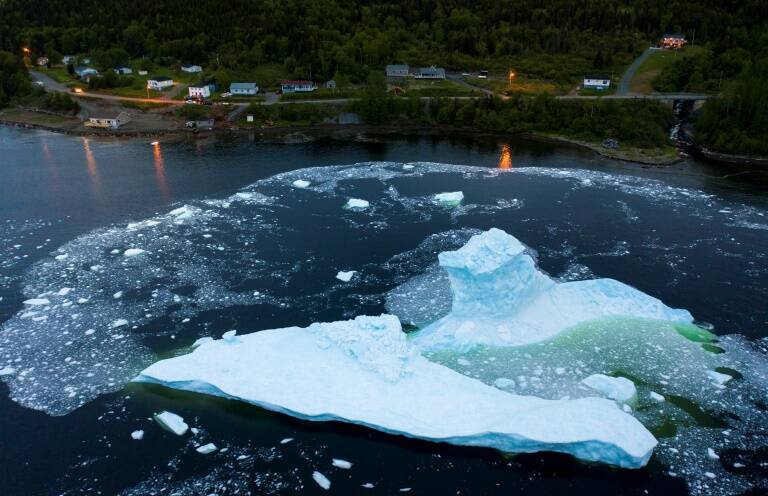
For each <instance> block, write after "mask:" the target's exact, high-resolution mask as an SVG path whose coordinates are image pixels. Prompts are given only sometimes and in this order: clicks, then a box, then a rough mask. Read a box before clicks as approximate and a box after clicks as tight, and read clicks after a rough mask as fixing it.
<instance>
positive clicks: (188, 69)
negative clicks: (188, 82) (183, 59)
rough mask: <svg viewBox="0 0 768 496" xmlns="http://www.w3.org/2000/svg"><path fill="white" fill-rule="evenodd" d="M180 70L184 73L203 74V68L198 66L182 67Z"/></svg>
mask: <svg viewBox="0 0 768 496" xmlns="http://www.w3.org/2000/svg"><path fill="white" fill-rule="evenodd" d="M181 70H182V71H184V72H203V68H202V67H200V66H199V65H182V66H181Z"/></svg>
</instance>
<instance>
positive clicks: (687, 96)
mask: <svg viewBox="0 0 768 496" xmlns="http://www.w3.org/2000/svg"><path fill="white" fill-rule="evenodd" d="M712 96H714V95H705V94H703V93H652V94H650V95H638V94H631V93H630V94H629V95H616V94H614V95H604V96H601V95H594V96H593V95H590V96H586V95H562V96H558V97H556V98H557V99H559V100H595V99H601V100H706V99H707V98H712Z"/></svg>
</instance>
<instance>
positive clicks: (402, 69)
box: [384, 64, 410, 79]
mask: <svg viewBox="0 0 768 496" xmlns="http://www.w3.org/2000/svg"><path fill="white" fill-rule="evenodd" d="M384 71H385V74H386V75H387V78H389V79H403V78H406V77H408V74H409V71H410V67H408V64H390V65H388V66H387V67H386V68H385V69H384Z"/></svg>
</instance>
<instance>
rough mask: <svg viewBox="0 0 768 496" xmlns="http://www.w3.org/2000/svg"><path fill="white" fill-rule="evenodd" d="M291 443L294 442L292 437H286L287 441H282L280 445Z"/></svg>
mask: <svg viewBox="0 0 768 496" xmlns="http://www.w3.org/2000/svg"><path fill="white" fill-rule="evenodd" d="M291 441H293V438H292V437H286V438H285V439H282V440H280V444H288V443H290V442H291Z"/></svg>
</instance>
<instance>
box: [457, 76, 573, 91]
mask: <svg viewBox="0 0 768 496" xmlns="http://www.w3.org/2000/svg"><path fill="white" fill-rule="evenodd" d="M464 80H465V81H466V82H468V83H469V84H472V85H474V86H479V87H481V88H485V89H487V90H491V91H493V92H494V93H498V94H503V95H508V94H510V93H526V94H538V93H551V94H559V93H561V91H559V90H558V88H557V86H556V85H555V83H553V82H551V81H546V80H544V79H535V78H529V77H525V76H516V77H514V78H513V79H512V83H511V84H510V82H509V80H508V79H501V78H492V79H479V78H476V77H465V78H464Z"/></svg>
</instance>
